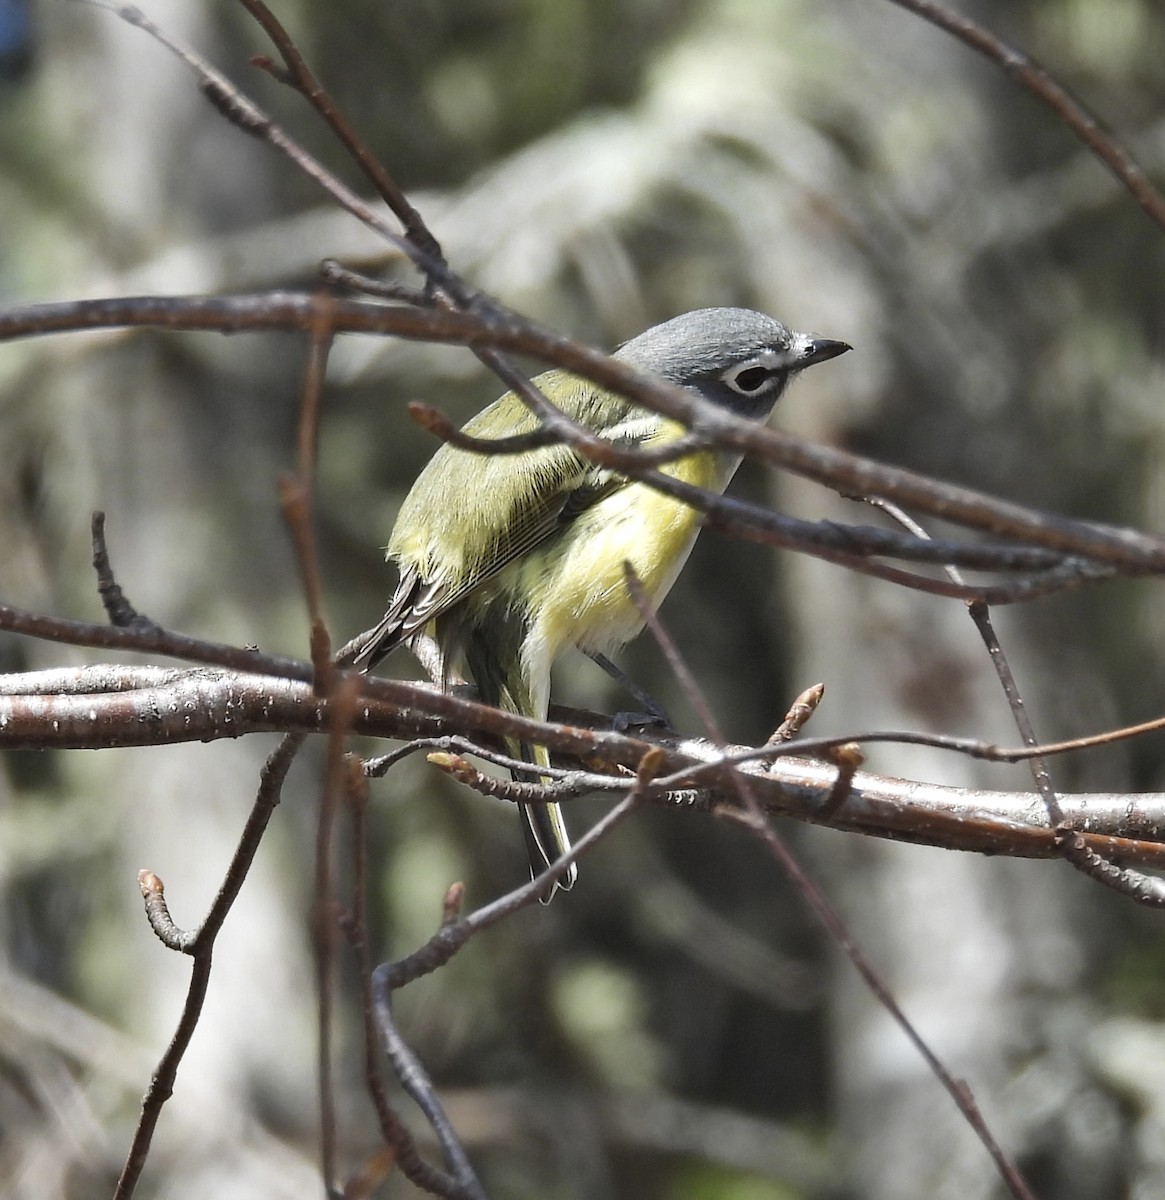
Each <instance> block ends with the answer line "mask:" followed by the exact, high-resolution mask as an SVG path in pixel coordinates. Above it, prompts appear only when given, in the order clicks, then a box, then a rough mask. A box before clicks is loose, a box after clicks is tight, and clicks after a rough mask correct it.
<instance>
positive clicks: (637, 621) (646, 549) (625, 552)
mask: <svg viewBox="0 0 1165 1200" xmlns="http://www.w3.org/2000/svg"><path fill="white" fill-rule="evenodd" d="M669 432H671V431H669ZM673 436H675V435H674V434H673ZM669 440H670V439H669ZM653 441H654V439H653ZM655 444H658V442H655ZM735 466H736V461H735V460H732V459H728V458H726V457H725V456H724V455H723V454H713V453H700V454H694V455H690V456H688V457H687V458H683V459H680V460H678V461H677V462H674V463H669V464H667V465H666V466H664V467H663V468H661V469H662V471H663V473H664V474H667V475H671V476H673V477H674V478H676V479H680V480H683V481H684V482H685V483H691V484H694V485H695V486H696V487H701V488H707V489H709V490H711V491H716V492H721V491H723V490H724V488H725V487H727V485H728V481H729V479H730V478H731V476H732V474H733V470H734V468H735ZM701 516H702V514H701V513H700V512H699V511H698V510H696V509H694V508H691V507H690V506H688V505H687V504H684V503H683V502H682V501H679V500H673V499H672V498H671V497H670V496H665V495H663V493H662V492H658V491H656V490H655V489H654V488H651V487H648V486H647V485H646V484H642V483H633V484H630V485H629V486H628V487H625V488H622V489H621V490H619V491H618V492H615V493H613V494H612V495H611V496H609V497H607V499H605V500H602V501H600V502H599V503H598V504H596V505H595V506H594V507H593V508H591V509H588V510H587V511H586V512H585V513H583V514H581V515H580V516H579V518H578V520H577V522H576V523H575V524H574V525H573V526H572V527H571V529H570V531H569V533H568V534H567V535H566V536H565V537H563V538H561V539H560V540H559V541H557V542H555V543H553V544H551V545H548V546H546V547H544V548H543V549H541V550H539V551H536V552H534V553H533V554H531V555H530V556H529V557H528V558H527V559H525V560H523V561H522V562H521V563H515V564H514V565H513V567H511V568H510V569H509V570H507V571H506V572H505V573H504V577H503V579H502V580H501V581H499V582H500V588H499V590H501V591H504V592H507V593H509V594H510V595H515V594H516V595H521V596H529V595H536V596H539V597H540V600H539V604H538V608H537V612H536V613H535V614H534V623H533V626H532V628H531V629H530V630H529V633H528V635H527V638H526V642H525V646H524V647H523V658H524V660H525V662H524V666H525V668H526V670H527V672H536V671H537V669H538V668H540V667H541V668H543V669H547V670H548V669H549V664H550V662H552V661H553V660H554V658H555V657H556V656H557V654H558V652H559V651H560V650H561V649H563V648H564V647H565V646H567V645H569V644H574V645H576V646H579V647H580V648H581V649H583V650H597V651H600V652H602V653H606V652H608V651H610V650H612V649H614V648H615V647H617V646H620V645H622V644H623V643H624V642H627V641H629V640H630V639H631V638H633V637H634V636H635V635H636V634H637V633H638V632H639V631H640V629H641V628H642V627H643V620H642V618H641V617H640V615H639V612H638V610H637V609H636V608H635V606H634V605H633V604H632V603H631V600H630V597H629V596H628V594H627V583H626V580H625V578H624V575H623V563H624V561H627V562H629V563H630V564H631V566H632V567H633V568H634V570H635V573H636V574H637V575H638V576H639V578H640V579H641V580H642V581H643V585H644V587H645V589H646V590H647V594H648V595H649V596H650V597H651V598H652V601H653V602H654V603H656V604H658V603H659V602H660V601H661V600H662V599H663V598H664V596H666V595H667V593H668V592H669V591H670V589H671V586H672V584H673V583H675V581H676V577H677V575H679V572H680V569H681V567H683V565H684V562H685V561H686V560H687V557H688V555H689V553H690V552H691V549H692V544H693V542H694V541H695V540H696V535H697V533H699V530H700V521H701ZM511 572H512V574H511ZM530 677H531V674H527V678H530ZM534 677H536V674H535V675H534Z"/></svg>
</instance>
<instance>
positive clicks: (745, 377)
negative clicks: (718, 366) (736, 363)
mask: <svg viewBox="0 0 1165 1200" xmlns="http://www.w3.org/2000/svg"><path fill="white" fill-rule="evenodd" d="M772 378H773V373H772V372H771V371H766V370H765V368H764V367H745V368H744V370H743V371H738V372H737V373H736V374H735V375H726V376H725V377H724V382H725V383H726V384H728V386H729V387H730V388H735V389H736V391H738V392H744V393H746V394H748V395H751V394H752V393H753V392H759V391H760V390H761V389H762V388H763V387H764V386H765V384H767V383H770V382H771V381H772Z"/></svg>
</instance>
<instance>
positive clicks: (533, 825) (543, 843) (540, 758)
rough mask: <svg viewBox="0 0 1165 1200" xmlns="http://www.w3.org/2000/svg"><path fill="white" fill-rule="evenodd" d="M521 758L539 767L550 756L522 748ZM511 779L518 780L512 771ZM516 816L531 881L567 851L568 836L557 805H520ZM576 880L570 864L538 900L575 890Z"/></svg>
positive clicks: (537, 748) (540, 748)
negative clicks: (519, 824)
mask: <svg viewBox="0 0 1165 1200" xmlns="http://www.w3.org/2000/svg"><path fill="white" fill-rule="evenodd" d="M522 757H523V758H525V759H527V760H529V761H530V762H534V763H537V764H538V765H539V766H547V765H549V763H550V756H549V755H548V754H547V752H546V748H545V747H544V746H523V747H522ZM514 778H515V779H519V778H521V777H520V776H519V775H518V773H517V772H515V773H514ZM525 778H526V782H529V777H528V776H527V777H525ZM545 782H549V780H545ZM518 815H519V816H520V817H521V819H522V834H523V836H524V837H525V839H526V853H527V854H528V855H529V858H530V878H531V879H533V878H535V877H536V876H538V875H541V874H542V872H543V871H545V870H546V868H547V867H548V866H550V865H551V863H553V862H556V861H557V860H558V859H560V858H561V857H562V856H563V855H564V854H565V853H566V852H567V851H568V850H569V849H570V836H569V835H568V834H567V832H566V822H565V821H563V819H562V809H561V808H560V807H559V806H558V805H557V804H519V805H518ZM577 878H578V868H577V867H576V866H575V864H574V863H571V864H570V870H568V871H567V872H566V874H565V875H562V876H560V877H559V879H558V882H557V883H555V885H554V886H553V887H551V888H549V889H548V890H547V892H546V894H545V895H543V896H542V897H541V899H542V903H543V904H549V903H550V901H551V900H553V899H554V893H555V892H557V891H558V889H559V888H561V889H562V890H563V891H569V890H570V889H571V888H572V887H574V881H575V880H576V879H577Z"/></svg>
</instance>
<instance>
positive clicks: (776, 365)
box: [615, 308, 850, 417]
mask: <svg viewBox="0 0 1165 1200" xmlns="http://www.w3.org/2000/svg"><path fill="white" fill-rule="evenodd" d="M849 349H850V347H849V346H848V345H846V343H845V342H837V341H834V340H833V339H832V338H821V337H817V336H816V335H814V334H811V333H793V332H792V331H791V330H789V329H786V328H785V326H784V325H782V324H781V323H780V321H775V320H773V318H772V317H766V316H765V315H764V313H758V312H753V311H752V310H751V309H747V308H699V309H696V310H695V311H694V312H689V313H684V314H683V315H682V316H679V317H673V318H672V319H671V320H670V321H664V322H663V324H662V325H653V326H652V327H651V328H650V329H648V330H645V331H644V332H643V333H641V334H640V335H639V336H638V337H635V338H632V339H631V340H630V341H629V342H627V343H626V344H625V345H623V346H621V347H620V348H619V349H618V350H617V351H616V352H615V357H616V358H621V359H623V360H624V361H625V362H628V363H630V364H631V365H632V366H635V367H639V368H641V369H642V370H644V371H650V372H651V373H652V374H653V375H660V376H662V377H663V378H664V379H666V380H668V381H669V382H670V383H678V384H681V385H683V386H685V387H694V388H696V389H698V390H699V391H700V392H701V393H703V395H705V396H707V397H708V399H709V400H714V401H715V402H716V403H717V404H723V405H724V406H725V408H730V409H732V410H733V411H734V412H737V413H740V414H741V416H747V417H760V416H765V415H767V414H768V413H769V412H771V411H772V407H773V405H774V404H776V402H777V401H778V400H779V399H780V396H781V393H782V392H783V391H784V390H785V388H786V387H787V386H788V383H789V380H790V379H792V377H793V376H794V375H795V374H796V373H797V372H798V371H802V370H804V369H805V368H806V367H810V366H812V365H813V364H814V363H819V362H825V361H826V360H827V359H830V358H836V357H837V356H838V355H839V354H844V353H845V352H846V351H847V350H849Z"/></svg>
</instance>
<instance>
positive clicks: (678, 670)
mask: <svg viewBox="0 0 1165 1200" xmlns="http://www.w3.org/2000/svg"><path fill="white" fill-rule="evenodd" d="M624 572H625V574H626V576H627V580H628V587H629V590H630V593H631V599H632V602H633V603H634V604H635V606H636V608H638V610H639V612H640V615H641V616H642V617H643V619H644V622H645V624H646V626H647V628H648V630H649V631H650V632H651V635H652V637H653V638H654V640H655V642H656V645H658V646H659V648H660V650H661V652H662V653H663V655H664V658H665V659H666V660H667V662H668V665H669V667H670V668H671V669H672V671H673V672H674V674H675V676H676V678H677V680H678V681H679V682H680V684H681V686H682V687H683V688H684V690H685V693H686V694H687V695H688V699H689V702H690V703H691V704H692V707H693V709H694V710H695V711H696V713H697V714H698V715H699V716H700V718H701V721H702V722H703V723H704V728H705V731H706V733H707V735H708V737H709V738H710V739H711V740H712V741H713V742H715V743H717V744H719V745H723V744H724V741H725V738H724V735H723V733H722V732H721V729H720V725H719V722H718V721H717V720H716V718H715V716H714V715H713V713H712V711H711V708H710V707H709V705H708V703H707V701H706V699H705V698H704V696H703V693H702V690H701V689H700V687H699V685H698V684H697V683H696V680H695V676H694V675H692V673H691V670H690V669H689V667H688V665H687V663H686V662H685V661H684V658H683V656H682V655H681V654H680V652H679V649H678V647H677V646H676V644H675V642H674V641H672V639H671V637H670V636H669V634H668V633H667V631H666V630H665V628H664V626H663V624H662V623H661V621H660V620H659V617H658V615H657V614H656V612H655V610H654V608H653V607H652V605H651V604H650V603H649V601H648V599H647V596H646V593H645V592H644V590H643V587H642V585H641V584H640V583H639V580H638V579H637V578H636V576H635V573H634V571H633V570H632V569H631V566H630V564H625V565H624ZM731 780H732V783H733V785H734V787H735V790H736V793H737V798H738V802H739V803H738V806H737V807H732V808H730V807H727V806H724V807H722V808H720V809H719V810H717V812H718V815H720V816H722V817H724V818H726V819H729V820H732V821H735V822H737V823H739V824H741V825H743V826H744V827H745V828H746V829H748V830H749V831H750V832H751V833H753V835H754V836H756V837H757V838H758V839H759V840H760V841H761V842H762V843H763V844H764V845H765V846H766V847H767V848H768V849H769V851H770V853H771V854H772V856H773V857H774V858H775V859H776V860H777V862H778V863H780V865H781V867H782V869H783V870H784V871H785V873H786V875H787V876H788V877H789V879H790V880H791V882H792V883H793V885H794V887H796V888H797V890H798V891H799V892H800V894H801V895H802V896H803V897H804V899H805V901H806V902H807V904H808V905H809V907H810V909H811V910H812V911H813V913H814V915H815V916H816V917H817V918H818V920H819V921H820V922H821V923H822V925H823V926H824V927H825V929H826V930H827V931H828V933H829V934H830V936H831V937H832V938H833V940H834V942H835V943H836V944H837V945H838V946H839V947H840V949H841V950H842V951H843V952H844V953H845V955H846V957H847V958H849V960H850V962H851V963H853V965H854V967H855V968H856V969H857V971H858V973H859V974H860V975H861V977H862V979H863V980H864V982H865V984H866V986H867V987H868V988H869V989H870V992H871V993H872V994H873V995H874V997H875V998H876V999H877V1000H878V1002H879V1003H880V1004H881V1005H882V1006H883V1008H884V1009H885V1011H886V1012H887V1013H888V1014H889V1016H890V1017H891V1018H892V1019H893V1020H894V1021H895V1023H896V1024H897V1025H898V1026H899V1028H900V1029H901V1030H902V1031H903V1033H905V1034H906V1036H907V1038H908V1039H909V1040H910V1042H911V1044H912V1045H913V1046H914V1047H915V1049H916V1050H917V1051H918V1053H919V1054H920V1055H921V1056H922V1058H923V1060H924V1061H925V1062H926V1064H927V1066H928V1067H929V1068H930V1070H931V1072H932V1073H933V1074H934V1076H935V1077H936V1078H937V1079H938V1081H939V1083H940V1084H941V1085H942V1086H943V1088H945V1089H946V1091H947V1093H948V1095H950V1097H951V1099H952V1100H953V1101H954V1102H955V1105H956V1107H957V1108H958V1110H959V1111H960V1112H961V1113H962V1114H963V1116H964V1118H965V1119H966V1121H967V1123H968V1125H969V1126H970V1127H971V1129H972V1130H974V1132H975V1134H976V1136H977V1137H978V1138H979V1140H980V1141H981V1142H982V1143H983V1145H984V1147H985V1148H986V1150H987V1152H988V1153H989V1154H990V1155H991V1157H992V1159H993V1160H994V1162H995V1165H996V1168H997V1169H998V1171H999V1173H1000V1176H1001V1178H1002V1179H1003V1180H1004V1182H1005V1183H1006V1184H1007V1186H1008V1188H1009V1190H1010V1191H1011V1193H1012V1195H1013V1196H1015V1197H1017V1200H1035V1198H1034V1197H1033V1196H1032V1193H1031V1192H1030V1190H1029V1189H1028V1187H1027V1185H1026V1184H1025V1183H1024V1181H1023V1179H1022V1177H1021V1176H1020V1174H1019V1170H1018V1168H1017V1167H1016V1165H1015V1164H1014V1163H1013V1162H1012V1161H1011V1159H1010V1158H1009V1157H1008V1156H1007V1154H1006V1153H1005V1151H1004V1150H1003V1148H1002V1146H1000V1144H999V1143H998V1142H997V1141H996V1139H995V1136H994V1134H992V1132H991V1130H990V1128H989V1127H988V1125H987V1123H986V1121H985V1120H984V1119H983V1115H982V1113H981V1112H980V1111H979V1108H978V1105H977V1104H976V1103H975V1100H974V1097H973V1095H972V1094H971V1090H970V1088H969V1087H968V1086H967V1084H966V1083H965V1082H964V1081H963V1080H960V1079H956V1078H955V1077H954V1076H953V1075H952V1074H951V1073H950V1071H948V1070H947V1068H946V1066H945V1064H944V1063H943V1062H942V1060H941V1059H940V1058H939V1057H938V1056H937V1055H936V1054H935V1053H934V1051H933V1050H931V1048H930V1046H929V1044H928V1043H927V1042H926V1041H925V1040H924V1039H923V1037H922V1035H921V1034H920V1033H919V1032H918V1030H917V1029H916V1028H915V1026H914V1024H913V1023H912V1022H911V1020H910V1019H909V1017H907V1016H906V1013H905V1012H904V1011H903V1010H902V1008H901V1007H900V1006H899V1005H898V1002H897V1001H896V1000H895V998H894V995H893V993H892V992H891V991H890V988H889V986H888V985H887V984H886V982H885V981H884V980H883V979H882V977H881V975H880V974H879V973H878V972H877V970H875V968H874V966H873V964H872V963H871V962H870V961H869V959H868V958H866V955H865V952H864V951H863V950H862V948H861V946H860V945H859V944H858V942H857V940H856V939H855V938H854V937H853V935H852V934H851V933H850V932H849V928H848V927H847V926H846V924H845V922H844V921H843V920H842V917H841V914H840V913H839V912H838V911H837V910H836V909H835V908H834V907H833V905H832V904H831V903H830V901H829V899H828V898H827V897H826V895H825V893H824V892H822V891H821V889H820V888H819V887H818V886H817V884H816V883H815V882H814V881H813V879H812V878H810V876H809V875H808V874H807V873H806V871H805V870H804V868H803V867H802V866H801V864H800V863H799V862H798V861H797V858H796V856H795V855H794V854H793V852H792V851H791V850H790V849H789V848H788V846H787V845H786V844H785V842H784V841H783V839H782V838H780V837H779V836H778V834H777V832H776V830H775V829H774V828H773V827H772V824H771V822H770V821H769V818H768V816H767V815H766V813H765V812H764V809H763V807H762V805H761V804H760V802H759V801H758V800H757V798H756V795H755V794H754V792H753V790H752V780H751V779H750V778H749V777H748V776H746V775H744V774H743V773H742V772H740V771H733V772H732V773H731Z"/></svg>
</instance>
